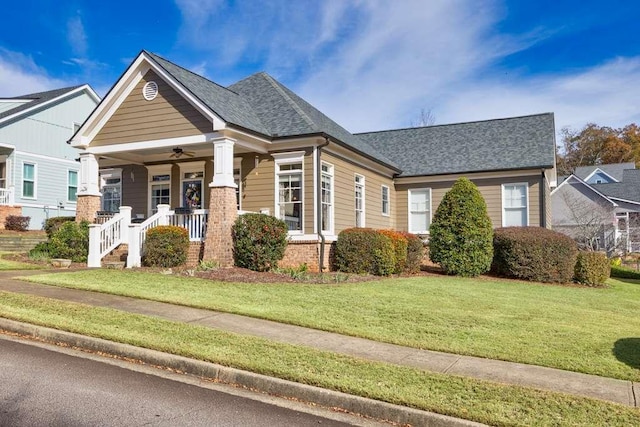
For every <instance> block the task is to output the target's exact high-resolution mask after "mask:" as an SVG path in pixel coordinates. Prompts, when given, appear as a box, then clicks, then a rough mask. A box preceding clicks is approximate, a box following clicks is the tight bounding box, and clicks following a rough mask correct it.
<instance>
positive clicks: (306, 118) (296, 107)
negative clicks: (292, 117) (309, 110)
mask: <svg viewBox="0 0 640 427" xmlns="http://www.w3.org/2000/svg"><path fill="white" fill-rule="evenodd" d="M260 74H262V76H263V77H264V78H265V80H267V82H269V84H270V85H271V86H273V88H274V89H275V90H276V91H277V92H278V93H279V94H280V95H281V96H282V97H283V98H284V99H285V100H286V101H287V103H288V104H289V105H291V107H293V109H294V110H296V112H297V113H298V114H300V116H302V118H303V119H304V121H305V122H307V124H308V125H309V126H311V128H312V129H315V130H318V127H317V126H316V124H315V123H314V122H313V120H311V117H309V116H308V115H307V114H306V113H305V112H304V111H302V109H301V108H300V106H299V105H298V104H297V103H295V102H293V99H291V97H290V96H289V95H287V93H286V92H285V91H284V90H283V89H282V88H281V87H280V85H278V84H277V83H276V81H275V79H274V78H273V77H271V76H270V75H269V74H267V73H265V72H264V71H262V72H260Z"/></svg>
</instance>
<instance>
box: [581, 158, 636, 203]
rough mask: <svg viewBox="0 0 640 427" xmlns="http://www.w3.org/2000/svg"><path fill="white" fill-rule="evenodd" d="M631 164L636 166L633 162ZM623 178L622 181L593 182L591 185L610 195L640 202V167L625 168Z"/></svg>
mask: <svg viewBox="0 0 640 427" xmlns="http://www.w3.org/2000/svg"><path fill="white" fill-rule="evenodd" d="M621 164H625V163H621ZM627 165H628V164H627ZM631 166H632V167H635V165H634V164H633V163H631ZM621 180H622V182H612V183H609V184H591V186H592V187H593V188H595V189H596V190H598V191H599V192H601V193H602V194H604V195H605V196H608V197H614V198H617V199H623V200H630V201H632V202H640V169H625V170H624V171H623V173H622V176H621Z"/></svg>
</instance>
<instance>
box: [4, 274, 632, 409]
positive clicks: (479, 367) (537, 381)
mask: <svg viewBox="0 0 640 427" xmlns="http://www.w3.org/2000/svg"><path fill="white" fill-rule="evenodd" d="M57 271H58V272H59V270H57ZM40 273H42V271H24V272H22V271H19V272H17V271H12V272H3V273H0V290H4V291H9V292H17V293H24V294H31V295H39V296H44V297H48V298H55V299H59V300H64V301H70V302H78V303H83V304H87V305H93V306H99V307H109V308H114V309H117V310H122V311H127V312H130V313H137V314H144V315H150V316H156V317H159V318H163V319H167V320H172V321H178V322H185V323H190V324H195V325H201V326H206V327H210V328H215V329H220V330H225V331H229V332H235V333H240V334H245V335H253V336H258V337H262V338H267V339H269V340H273V341H278V342H283V343H289V344H297V345H304V346H307V347H312V348H316V349H319V350H326V351H332V352H335V353H341V354H347V355H350V356H355V357H359V358H363V359H368V360H375V361H381V362H387V363H393V364H396V365H402V366H410V367H414V368H419V369H423V370H426V371H431V372H440V373H447V374H454V375H461V376H466V377H472V378H479V379H484V380H490V381H495V382H500V383H505V384H515V385H521V386H527V387H535V388H539V389H543V390H550V391H558V392H563V393H569V394H574V395H580V396H588V397H594V398H597V399H602V400H607V401H611V402H616V403H619V404H623V405H629V406H638V404H639V402H638V401H637V400H636V397H635V396H636V395H638V394H639V393H640V384H638V383H633V382H631V381H625V380H617V379H612V378H605V377H599V376H595V375H587V374H581V373H576V372H570V371H563V370H560V369H553V368H545V367H540V366H534V365H526V364H521V363H513V362H504V361H500V360H491V359H483V358H479V357H472V356H460V355H457V354H449V353H442V352H435V351H428V350H419V349H415V348H410V347H403V346H398V345H393V344H386V343H381V342H377V341H371V340H367V339H362V338H355V337H349V336H345V335H340V334H335V333H331V332H323V331H319V330H315V329H309V328H303V327H299V326H293V325H287V324H283V323H277V322H272V321H268V320H261V319H255V318H251V317H246V316H239V315H235V314H228V313H220V312H215V311H210V310H201V309H195V308H189V307H183V306H178V305H173V304H166V303H160V302H154V301H147V300H141V299H136V298H128V297H121V296H115V295H108V294H101V293H97V292H89V291H81V290H74V289H65V288H58V287H55V286H47V285H38V284H32V283H27V282H22V281H18V280H14V279H11V277H16V276H25V275H32V274H40Z"/></svg>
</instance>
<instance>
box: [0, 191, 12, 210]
mask: <svg viewBox="0 0 640 427" xmlns="http://www.w3.org/2000/svg"><path fill="white" fill-rule="evenodd" d="M14 201H15V199H14V196H13V188H0V205H2V206H11V205H13V204H14Z"/></svg>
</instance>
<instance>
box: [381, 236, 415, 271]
mask: <svg viewBox="0 0 640 427" xmlns="http://www.w3.org/2000/svg"><path fill="white" fill-rule="evenodd" d="M378 233H381V234H384V235H385V236H387V237H389V238H390V239H391V244H392V245H393V254H394V258H395V266H394V268H393V272H394V273H395V274H400V273H402V272H403V271H405V270H406V268H407V246H408V241H407V238H406V237H405V236H404V235H403V234H402V233H399V232H397V231H393V230H378Z"/></svg>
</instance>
